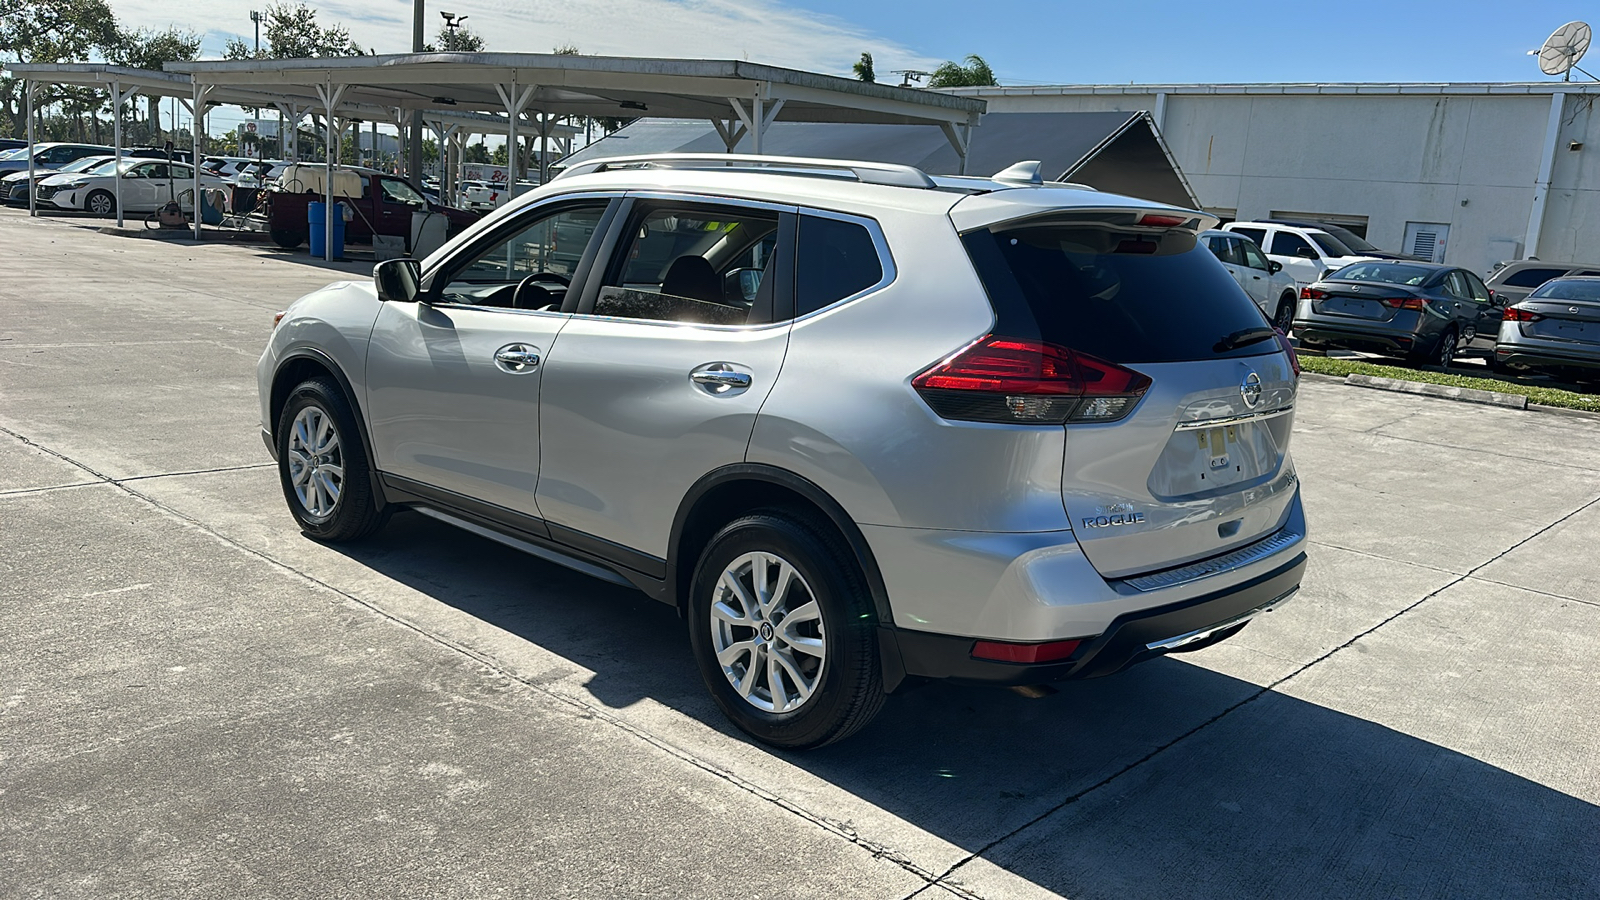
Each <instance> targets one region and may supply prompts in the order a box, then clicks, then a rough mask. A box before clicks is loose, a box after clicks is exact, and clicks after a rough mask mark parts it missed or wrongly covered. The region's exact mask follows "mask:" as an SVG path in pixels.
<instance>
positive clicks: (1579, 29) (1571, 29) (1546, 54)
mask: <svg viewBox="0 0 1600 900" xmlns="http://www.w3.org/2000/svg"><path fill="white" fill-rule="evenodd" d="M1593 36H1594V35H1593V33H1592V32H1591V31H1590V30H1589V23H1587V22H1568V23H1567V24H1565V25H1563V26H1561V27H1560V28H1557V29H1556V31H1555V34H1552V35H1550V39H1549V40H1547V41H1545V42H1544V46H1543V47H1540V48H1539V71H1541V72H1543V73H1545V74H1546V75H1565V76H1566V77H1567V78H1568V79H1571V77H1572V70H1573V69H1574V68H1575V67H1576V66H1577V65H1578V60H1580V59H1583V54H1584V53H1585V52H1586V51H1587V50H1588V49H1589V40H1590V39H1591V38H1592V37H1593ZM1579 71H1582V70H1581V69H1580V70H1579Z"/></svg>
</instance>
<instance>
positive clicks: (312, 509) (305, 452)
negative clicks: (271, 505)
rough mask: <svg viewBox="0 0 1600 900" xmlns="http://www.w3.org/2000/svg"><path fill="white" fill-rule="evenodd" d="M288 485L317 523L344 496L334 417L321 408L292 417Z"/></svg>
mask: <svg viewBox="0 0 1600 900" xmlns="http://www.w3.org/2000/svg"><path fill="white" fill-rule="evenodd" d="M289 481H290V483H291V484H292V485H293V486H294V494H295V497H296V498H297V499H298V500H299V501H300V506H301V507H302V508H304V509H305V511H306V512H307V513H308V514H310V515H312V516H314V517H316V518H319V519H320V518H326V517H328V516H331V515H333V511H334V509H335V508H337V507H338V505H339V496H340V494H342V493H343V492H344V451H343V450H342V449H341V448H340V446H339V430H338V428H336V427H335V426H334V424H333V417H332V416H330V415H328V414H327V413H326V412H325V411H323V410H322V409H321V408H320V407H316V406H308V407H306V408H305V409H302V410H300V414H299V415H297V416H295V417H294V424H293V425H292V426H291V427H290V431H289Z"/></svg>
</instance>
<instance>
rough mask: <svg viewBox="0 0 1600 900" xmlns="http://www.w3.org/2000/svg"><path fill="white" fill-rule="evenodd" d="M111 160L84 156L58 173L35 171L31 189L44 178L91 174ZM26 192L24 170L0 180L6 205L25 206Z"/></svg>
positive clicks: (2, 198)
mask: <svg viewBox="0 0 1600 900" xmlns="http://www.w3.org/2000/svg"><path fill="white" fill-rule="evenodd" d="M111 160H112V157H111V156H109V155H107V156H85V157H84V158H83V159H80V160H77V161H76V162H70V163H67V164H66V166H64V167H62V169H61V170H60V171H59V172H51V171H48V170H43V171H39V170H36V171H35V172H34V173H33V187H34V188H37V187H38V186H39V182H41V181H44V180H45V179H46V178H53V177H55V176H57V175H66V174H70V173H73V172H91V171H93V170H95V169H98V168H99V167H101V166H103V165H105V164H106V163H108V162H110V161H111ZM28 191H29V184H28V172H27V170H26V169H24V170H23V171H21V172H13V173H11V174H10V175H6V176H4V177H3V178H0V201H3V202H5V203H8V204H10V205H12V206H27V205H28Z"/></svg>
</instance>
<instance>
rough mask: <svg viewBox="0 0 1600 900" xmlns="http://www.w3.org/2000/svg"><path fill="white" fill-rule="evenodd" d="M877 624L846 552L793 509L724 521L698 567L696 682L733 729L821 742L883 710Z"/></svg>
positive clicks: (791, 745) (795, 746) (761, 737)
mask: <svg viewBox="0 0 1600 900" xmlns="http://www.w3.org/2000/svg"><path fill="white" fill-rule="evenodd" d="M781 585H787V587H786V588H781V587H780V586H781ZM875 620H876V616H875V615H874V611H873V603H872V597H871V594H870V592H869V591H868V589H867V585H866V580H865V579H864V578H863V577H862V575H861V572H860V570H859V569H858V568H857V566H856V565H855V561H854V557H853V554H852V553H851V552H850V549H849V547H848V546H846V545H845V543H844V541H843V540H842V539H841V538H840V537H839V536H838V534H837V533H835V532H834V531H833V530H832V529H831V528H829V527H827V526H826V525H824V524H822V523H819V522H816V521H814V520H813V519H811V518H810V517H807V516H800V515H796V514H794V513H793V512H791V511H788V510H781V509H776V510H758V511H756V512H753V513H750V514H749V515H746V516H744V517H742V518H740V519H736V520H735V521H733V522H730V523H728V524H727V525H725V526H723V528H722V529H721V530H720V531H718V532H717V533H716V535H715V536H713V537H712V539H711V542H710V543H709V544H707V545H706V548H705V551H704V552H703V553H701V554H700V559H699V562H698V563H697V565H696V566H695V572H694V579H693V582H692V587H691V588H690V595H689V642H690V645H691V646H692V647H693V649H694V656H695V662H696V663H697V664H698V665H699V667H700V677H701V678H702V679H703V680H704V681H705V684H706V687H707V688H708V689H709V690H710V691H711V696H712V699H714V700H715V701H716V703H717V706H718V707H720V708H721V709H722V712H723V713H724V714H725V715H727V717H728V718H729V719H731V720H732V721H733V724H735V725H737V726H738V727H739V729H740V730H741V731H744V732H745V733H746V734H748V735H750V736H751V737H754V738H755V739H756V740H758V741H761V742H763V743H766V744H770V745H772V746H775V747H782V748H786V749H790V750H801V749H808V748H811V747H820V746H822V745H823V744H828V743H832V742H833V741H837V740H840V739H842V738H845V737H848V736H849V735H851V734H853V733H855V732H856V731H858V730H859V729H861V728H862V727H863V726H865V725H866V724H867V723H868V722H870V721H872V718H873V717H874V716H876V715H877V714H878V711H879V710H880V709H881V708H882V707H883V701H884V691H883V675H882V669H881V667H880V665H879V661H878V645H877V634H876V631H877V629H876V621H875ZM774 684H775V685H776V687H774ZM780 697H781V701H780Z"/></svg>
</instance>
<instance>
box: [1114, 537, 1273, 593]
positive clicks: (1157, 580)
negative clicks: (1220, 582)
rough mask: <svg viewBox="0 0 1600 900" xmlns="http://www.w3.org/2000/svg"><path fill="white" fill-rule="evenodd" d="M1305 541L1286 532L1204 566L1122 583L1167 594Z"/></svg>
mask: <svg viewBox="0 0 1600 900" xmlns="http://www.w3.org/2000/svg"><path fill="white" fill-rule="evenodd" d="M1303 538H1305V535H1303V534H1300V533H1299V532H1297V531H1290V530H1289V529H1288V528H1283V529H1280V530H1279V531H1277V532H1276V533H1274V534H1271V535H1268V536H1267V537H1265V538H1263V539H1261V540H1259V541H1256V542H1255V543H1254V544H1250V545H1248V546H1245V547H1240V548H1239V549H1238V550H1234V551H1233V552H1231V553H1224V554H1222V555H1221V556H1213V557H1212V558H1210V559H1203V560H1201V561H1200V562H1197V563H1191V564H1189V565H1187V566H1180V567H1178V568H1176V569H1168V570H1166V571H1165V572H1155V573H1153V574H1150V575H1140V576H1138V577H1137V578H1126V579H1123V581H1122V583H1123V584H1126V585H1128V586H1129V587H1132V588H1134V589H1135V590H1140V591H1159V590H1165V589H1166V588H1171V587H1177V586H1178V585H1180V584H1188V583H1189V582H1191V581H1199V580H1200V579H1202V578H1210V577H1211V576H1212V575H1220V574H1222V573H1223V572H1228V571H1232V570H1234V569H1237V568H1239V567H1241V566H1248V565H1250V564H1251V563H1255V562H1260V561H1261V560H1263V559H1266V558H1267V557H1269V556H1272V555H1273V554H1275V553H1279V552H1281V551H1283V550H1286V549H1288V548H1289V547H1292V546H1294V545H1295V544H1297V543H1299V542H1300V541H1301V540H1302V539H1303Z"/></svg>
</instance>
